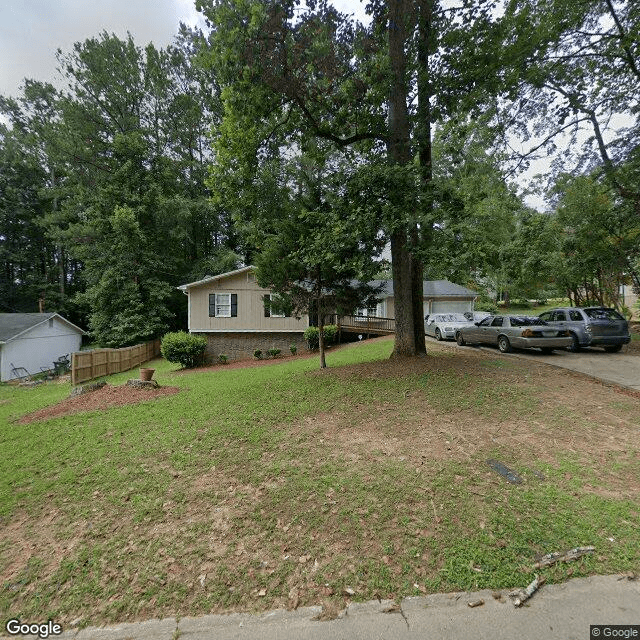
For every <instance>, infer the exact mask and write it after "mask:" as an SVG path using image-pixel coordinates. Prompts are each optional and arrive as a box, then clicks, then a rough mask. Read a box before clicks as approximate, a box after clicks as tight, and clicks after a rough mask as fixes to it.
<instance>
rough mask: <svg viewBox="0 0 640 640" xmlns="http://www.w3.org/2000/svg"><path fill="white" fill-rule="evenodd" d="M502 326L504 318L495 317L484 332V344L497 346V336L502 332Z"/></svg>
mask: <svg viewBox="0 0 640 640" xmlns="http://www.w3.org/2000/svg"><path fill="white" fill-rule="evenodd" d="M503 325H504V318H503V317H502V316H496V317H495V318H494V319H493V320H492V321H491V325H490V326H488V327H487V328H486V330H485V333H484V337H483V340H482V341H483V342H484V343H486V344H498V334H499V333H500V332H501V331H502V326H503Z"/></svg>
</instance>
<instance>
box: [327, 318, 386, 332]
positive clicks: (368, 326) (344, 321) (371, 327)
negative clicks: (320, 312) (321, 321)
mask: <svg viewBox="0 0 640 640" xmlns="http://www.w3.org/2000/svg"><path fill="white" fill-rule="evenodd" d="M327 324H336V325H337V326H338V327H339V328H340V329H341V330H342V331H349V332H351V333H378V334H384V333H395V330H396V321H395V318H378V317H376V316H337V315H333V316H331V317H330V318H329V319H328V320H327Z"/></svg>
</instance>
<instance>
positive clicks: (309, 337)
mask: <svg viewBox="0 0 640 640" xmlns="http://www.w3.org/2000/svg"><path fill="white" fill-rule="evenodd" d="M303 335H304V339H305V340H306V341H307V346H308V347H309V349H310V350H311V351H314V350H315V349H317V348H318V341H319V339H320V337H319V336H320V330H319V329H318V327H308V328H307V329H305V332H304V334H303Z"/></svg>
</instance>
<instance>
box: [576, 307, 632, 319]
mask: <svg viewBox="0 0 640 640" xmlns="http://www.w3.org/2000/svg"><path fill="white" fill-rule="evenodd" d="M584 312H585V313H586V314H587V315H588V316H589V317H590V318H591V319H592V320H624V318H623V317H622V316H621V315H620V314H619V313H618V312H617V311H616V310H615V309H585V310H584Z"/></svg>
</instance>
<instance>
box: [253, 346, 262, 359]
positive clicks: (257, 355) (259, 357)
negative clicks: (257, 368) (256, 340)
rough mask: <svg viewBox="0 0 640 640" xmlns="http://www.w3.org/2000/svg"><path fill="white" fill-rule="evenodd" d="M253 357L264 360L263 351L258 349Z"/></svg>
mask: <svg viewBox="0 0 640 640" xmlns="http://www.w3.org/2000/svg"><path fill="white" fill-rule="evenodd" d="M253 357H254V358H256V359H257V360H262V349H256V350H255V351H254V352H253Z"/></svg>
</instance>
